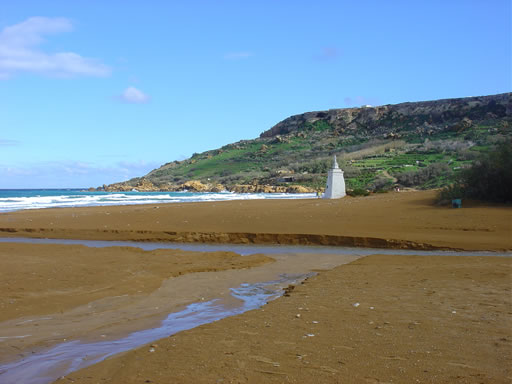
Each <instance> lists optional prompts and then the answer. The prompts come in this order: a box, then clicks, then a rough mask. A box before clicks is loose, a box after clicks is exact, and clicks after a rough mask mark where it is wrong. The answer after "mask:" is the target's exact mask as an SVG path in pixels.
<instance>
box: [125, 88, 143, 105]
mask: <svg viewBox="0 0 512 384" xmlns="http://www.w3.org/2000/svg"><path fill="white" fill-rule="evenodd" d="M121 100H122V101H124V102H126V103H133V104H143V103H147V102H148V101H149V96H148V95H146V94H145V93H144V92H142V91H141V90H139V89H137V88H135V87H128V88H126V89H125V90H124V92H123V93H122V94H121Z"/></svg>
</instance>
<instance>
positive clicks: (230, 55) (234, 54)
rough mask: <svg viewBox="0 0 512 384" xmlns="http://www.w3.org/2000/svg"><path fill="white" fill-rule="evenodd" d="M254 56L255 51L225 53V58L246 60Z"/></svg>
mask: <svg viewBox="0 0 512 384" xmlns="http://www.w3.org/2000/svg"><path fill="white" fill-rule="evenodd" d="M251 56H254V53H253V52H248V51H244V52H229V53H226V54H225V55H224V59H226V60H244V59H248V58H249V57H251Z"/></svg>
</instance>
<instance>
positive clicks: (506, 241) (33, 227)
mask: <svg viewBox="0 0 512 384" xmlns="http://www.w3.org/2000/svg"><path fill="white" fill-rule="evenodd" d="M435 193H436V192H434V191H423V192H418V191H414V192H399V193H395V192H390V193H386V194H376V195H372V196H369V197H358V198H351V197H346V198H344V199H341V200H324V199H306V200H255V201H225V202H204V203H183V204H159V205H142V206H113V207H84V208H58V209H42V210H36V211H30V210H27V211H19V212H10V213H4V214H2V215H0V236H3V237H11V236H21V237H49V238H69V239H91V240H92V239H95V240H137V241H175V242H197V241H200V242H221V243H222V242H233V243H251V242H252V243H281V244H324V245H348V246H351V245H355V246H367V247H368V246H369V247H384V248H401V247H405V248H419V249H433V248H460V249H466V250H512V236H511V234H512V219H511V217H512V207H510V206H505V207H504V206H491V207H489V206H485V205H482V204H477V203H471V202H466V201H464V202H463V204H464V208H462V209H452V208H447V207H440V206H436V205H435V204H434V199H435Z"/></svg>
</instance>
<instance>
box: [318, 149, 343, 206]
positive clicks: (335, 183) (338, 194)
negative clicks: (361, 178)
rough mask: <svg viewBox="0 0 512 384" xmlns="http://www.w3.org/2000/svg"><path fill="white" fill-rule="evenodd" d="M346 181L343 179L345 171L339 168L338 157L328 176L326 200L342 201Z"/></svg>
mask: <svg viewBox="0 0 512 384" xmlns="http://www.w3.org/2000/svg"><path fill="white" fill-rule="evenodd" d="M345 195H346V193H345V179H344V178H343V171H342V170H341V169H340V167H339V166H338V162H337V161H336V155H334V161H333V163H332V168H331V169H329V172H328V174H327V186H326V187H325V192H324V196H323V198H324V199H340V198H342V197H343V196H345Z"/></svg>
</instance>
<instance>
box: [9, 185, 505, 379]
mask: <svg viewBox="0 0 512 384" xmlns="http://www.w3.org/2000/svg"><path fill="white" fill-rule="evenodd" d="M433 199H434V192H405V193H402V192H401V193H388V194H379V195H372V196H370V197H365V198H345V199H342V200H338V201H333V200H317V199H311V200H289V201H283V200H281V201H272V200H265V201H231V202H215V203H189V204H168V205H158V206H154V205H144V206H114V207H89V208H87V207H86V208H60V209H44V210H37V211H29V210H27V211H18V212H10V213H4V214H1V215H0V236H3V237H35V238H63V239H95V240H136V241H181V242H194V241H209V242H233V243H281V244H324V245H325V244H330V245H357V246H369V247H379V248H417V249H432V250H435V249H449V248H452V249H465V250H490V251H503V250H511V249H512V240H511V238H512V237H511V236H510V235H511V221H512V209H511V208H510V207H504V206H485V205H482V204H477V203H467V204H465V205H464V208H462V209H451V208H446V207H439V206H435V205H434V204H433ZM322 257H323V258H322ZM0 260H1V265H2V269H1V271H0V281H1V283H2V284H0V289H1V295H0V297H1V299H0V308H1V311H0V312H1V316H2V317H1V318H0V328H1V329H2V332H3V333H2V335H0V336H1V337H4V339H0V340H1V342H0V358H1V359H2V361H11V360H13V359H15V358H19V357H22V356H26V355H29V354H31V353H32V352H31V351H38V350H40V349H41V348H42V347H46V346H49V345H52V343H53V344H55V343H58V342H61V341H62V339H63V338H77V339H83V338H85V339H95V338H98V337H103V336H105V335H107V336H105V337H106V338H107V340H109V339H112V340H115V338H116V337H118V336H119V335H121V334H123V332H125V333H126V332H129V331H131V330H132V329H133V327H138V326H144V327H147V326H151V324H155V322H158V321H159V319H161V318H162V316H163V314H164V313H165V312H166V311H173V310H178V309H180V308H183V307H184V306H185V305H187V304H189V303H192V302H195V301H197V300H209V299H211V298H215V297H217V296H219V295H220V297H224V298H226V300H227V298H228V297H229V296H230V294H229V288H230V287H233V286H236V285H238V284H240V283H241V282H244V281H248V282H257V281H264V280H265V279H269V278H271V276H275V275H276V274H279V273H282V272H284V271H287V272H288V273H303V272H304V271H316V272H317V273H318V275H317V276H315V277H310V278H309V279H307V280H306V281H305V282H304V283H303V284H300V283H299V284H295V285H293V286H291V287H289V288H288V289H287V293H286V294H285V296H284V297H282V298H279V299H277V300H275V301H272V302H271V303H270V304H268V305H266V306H264V307H263V308H261V309H258V310H253V311H250V312H247V313H245V314H242V315H238V316H235V317H230V318H226V319H223V320H220V321H217V322H215V323H211V324H206V325H203V326H200V327H198V328H194V329H192V330H189V331H185V332H181V333H179V334H177V335H175V336H172V337H168V338H165V339H162V340H158V341H155V342H154V343H152V346H151V345H147V346H143V347H141V348H138V349H136V350H133V351H130V352H126V353H124V354H122V355H120V356H116V357H113V358H110V359H108V360H106V361H103V362H101V363H99V364H96V365H93V366H90V367H88V368H85V369H84V370H80V371H77V372H74V373H71V374H70V375H68V376H67V377H66V378H64V379H62V380H61V381H60V382H62V383H64V382H83V383H97V382H108V383H169V382H176V383H182V382H183V383H197V382H204V383H211V382H235V383H237V382H240V383H246V382H247V383H260V382H278V383H281V382H295V383H310V382H311V383H316V382H325V383H338V382H340V383H341V382H343V383H345V382H348V383H359V382H363V383H364V382H369V383H378V382H403V383H409V382H432V383H450V382H454V381H457V382H463V383H466V382H467V383H473V382H474V383H481V382H483V383H507V382H510V381H511V380H512V373H511V372H510V369H509V367H510V365H511V362H512V332H511V329H512V303H511V297H512V295H511V290H512V274H511V267H512V259H510V258H508V257H494V256H485V257H478V256H472V257H463V256H435V255H433V256H403V255H401V256H400V255H372V256H367V257H363V258H360V257H348V256H347V257H345V258H343V259H336V258H333V257H327V256H321V255H307V256H304V255H303V256H297V255H283V256H280V257H277V258H276V257H274V256H272V255H253V256H243V257H242V256H239V255H236V254H234V253H232V252H215V253H201V252H184V251H172V250H156V251H142V250H140V249H136V248H130V247H114V248H112V247H111V248H88V247H84V246H79V245H55V244H53V245H42V244H38V245H35V244H13V243H4V244H0ZM347 263H348V264H347ZM212 282H214V283H212ZM233 284H234V285H233ZM167 301H169V303H168V304H166V306H164V307H162V308H160V306H161V303H162V302H167ZM155 303H158V304H155ZM226 303H228V301H226ZM157 307H158V309H155V308H157ZM148 308H153V309H152V310H151V311H149V312H148V315H147V317H146V318H143V319H140V317H137V316H136V315H137V314H139V315H140V313H142V312H141V311H148ZM114 312H117V313H119V312H122V313H123V317H122V319H123V320H122V321H121V323H122V324H118V323H119V322H120V321H119V317H116V316H114ZM91 313H92V314H91ZM144 313H145V312H144ZM167 313H169V312H167ZM114 323H116V324H114ZM56 331H59V332H57V333H58V334H55V333H56ZM4 333H5V335H4ZM26 334H30V335H35V336H31V338H32V337H33V338H34V339H33V340H30V338H28V337H27V338H18V339H16V338H8V337H11V336H16V335H26ZM6 336H7V337H6ZM475 346H478V347H475ZM150 350H152V351H150ZM2 374H3V373H2V372H0V381H1V378H2Z"/></svg>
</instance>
